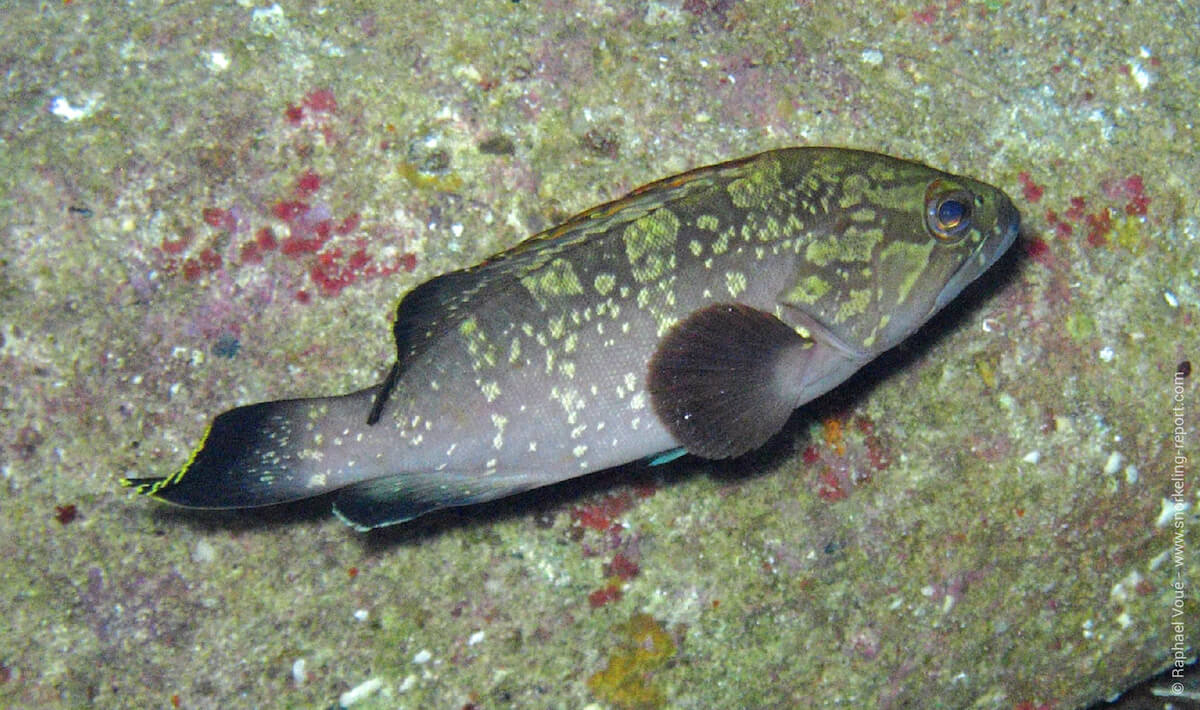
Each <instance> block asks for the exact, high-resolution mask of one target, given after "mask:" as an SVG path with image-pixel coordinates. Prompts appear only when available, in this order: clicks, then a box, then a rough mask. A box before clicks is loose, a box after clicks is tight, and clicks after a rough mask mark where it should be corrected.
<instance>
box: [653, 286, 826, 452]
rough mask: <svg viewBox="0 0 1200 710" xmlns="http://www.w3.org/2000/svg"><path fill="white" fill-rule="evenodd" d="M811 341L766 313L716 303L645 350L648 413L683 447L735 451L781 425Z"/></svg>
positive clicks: (794, 397) (755, 444)
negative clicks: (650, 408) (647, 355)
mask: <svg viewBox="0 0 1200 710" xmlns="http://www.w3.org/2000/svg"><path fill="white" fill-rule="evenodd" d="M814 346H815V342H814V341H813V340H811V339H809V338H805V337H803V336H801V335H800V334H799V333H797V332H796V331H795V330H793V329H792V327H791V326H789V325H787V324H786V323H784V322H783V321H781V320H779V319H778V318H776V317H775V316H774V315H772V314H770V313H766V312H764V311H760V310H758V309H756V308H752V307H750V306H747V305H744V304H740V303H717V304H713V305H711V306H707V307H705V308H702V309H700V310H698V311H696V312H695V313H692V314H691V315H690V316H688V317H687V318H685V319H684V320H682V321H680V322H679V323H676V324H675V326H674V327H672V328H671V330H670V331H668V332H667V334H666V335H665V336H663V338H662V340H661V341H660V342H659V344H658V348H657V350H656V351H655V352H654V355H653V356H652V357H651V358H650V371H649V377H648V380H647V389H648V391H649V394H650V402H651V405H652V406H653V408H654V412H655V414H657V415H658V418H659V420H661V421H662V423H663V425H664V426H665V427H666V428H667V430H668V431H669V432H671V435H672V436H674V437H675V439H676V441H678V442H679V443H680V444H681V445H682V446H683V447H684V448H686V449H687V451H688V453H692V454H695V455H697V456H702V457H704V458H710V459H721V458H729V457H732V456H740V455H741V454H744V453H746V452H747V451H750V450H752V449H755V448H757V447H759V446H761V445H762V444H763V443H765V442H766V440H767V439H769V438H770V437H771V436H772V435H773V434H775V433H776V432H778V431H779V430H780V429H781V428H783V425H784V423H786V422H787V419H788V416H790V415H791V413H792V410H793V409H795V408H796V406H798V404H799V401H798V400H799V394H800V390H799V388H798V386H797V384H796V383H797V382H800V381H802V378H801V377H798V376H797V375H798V374H799V373H802V372H803V371H804V369H805V366H806V365H807V364H808V363H809V361H810V358H811V354H812V352H813V350H814Z"/></svg>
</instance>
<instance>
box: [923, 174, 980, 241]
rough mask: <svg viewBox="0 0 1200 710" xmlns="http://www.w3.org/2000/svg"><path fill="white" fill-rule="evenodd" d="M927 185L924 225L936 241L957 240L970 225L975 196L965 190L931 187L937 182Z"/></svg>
mask: <svg viewBox="0 0 1200 710" xmlns="http://www.w3.org/2000/svg"><path fill="white" fill-rule="evenodd" d="M929 187H930V188H931V189H930V190H929V191H928V192H927V193H926V198H925V226H927V227H928V228H929V231H930V233H931V234H933V236H934V238H935V239H937V240H938V241H941V242H946V243H953V242H956V241H958V240H959V239H960V238H961V237H962V236H963V234H965V233H966V231H967V230H968V229H970V227H971V211H972V209H973V208H974V205H975V196H974V195H972V194H971V193H969V192H967V191H966V190H950V191H940V190H936V189H933V188H935V187H937V182H935V183H934V184H932V185H930V186H929Z"/></svg>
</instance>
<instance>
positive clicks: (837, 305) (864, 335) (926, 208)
mask: <svg viewBox="0 0 1200 710" xmlns="http://www.w3.org/2000/svg"><path fill="white" fill-rule="evenodd" d="M818 162H819V161H818ZM837 162H839V163H841V165H838V166H837V167H836V168H833V167H827V168H826V169H824V171H823V177H824V178H825V179H826V180H828V182H827V183H826V184H827V185H830V186H831V187H829V188H826V190H825V192H824V194H822V195H820V197H819V199H815V200H813V199H810V200H809V201H808V204H807V205H806V208H807V209H808V210H809V211H810V212H811V213H815V215H816V217H817V219H815V220H811V221H810V224H811V225H813V226H812V228H811V229H810V233H809V234H808V235H806V242H805V245H804V248H803V249H801V250H799V251H798V256H799V262H798V264H797V269H796V274H795V277H794V280H793V281H792V282H791V283H790V284H789V285H788V286H787V287H786V288H785V289H784V290H783V292H781V294H780V303H781V304H782V305H784V306H786V307H787V308H786V310H789V311H791V312H792V313H793V314H796V316H797V317H796V321H797V322H798V323H799V324H800V325H803V326H806V327H810V329H812V330H815V331H817V332H818V333H823V334H824V335H826V336H827V337H828V338H829V339H831V340H832V341H833V342H834V344H835V345H837V347H838V349H839V350H842V351H843V352H846V353H850V354H852V355H853V356H854V357H855V359H862V360H865V359H870V358H871V357H874V356H875V355H877V354H879V353H881V352H883V351H884V350H887V349H889V348H891V347H893V346H895V345H896V344H898V343H899V342H900V341H902V340H903V339H904V338H906V337H908V335H910V334H911V333H912V332H913V331H915V330H917V329H918V328H919V327H921V325H922V324H924V323H925V322H926V321H927V320H929V318H930V317H932V316H933V315H934V314H935V313H937V312H938V311H939V310H941V308H942V307H944V306H945V305H946V304H947V303H949V302H950V301H951V300H953V299H954V298H955V297H956V296H957V295H958V294H959V293H960V292H961V291H962V290H963V288H965V287H966V286H967V284H969V283H971V282H972V281H974V280H975V279H976V278H977V277H978V276H979V275H980V274H982V273H983V272H984V271H986V270H987V269H988V268H989V267H990V266H991V265H992V264H993V263H995V261H996V260H997V259H998V258H999V257H1000V255H1001V254H1003V253H1004V252H1005V250H1007V249H1008V248H1009V246H1011V245H1012V243H1013V241H1014V240H1015V239H1016V236H1017V232H1018V230H1019V227H1020V214H1019V213H1018V212H1017V209H1016V207H1014V206H1013V203H1012V201H1011V200H1010V199H1009V198H1008V196H1007V195H1005V194H1004V192H1003V191H1001V190H1000V189H998V188H996V187H993V186H991V185H988V184H986V183H983V182H980V181H978V180H973V179H971V178H967V177H961V176H957V175H951V174H949V173H945V172H942V171H939V170H935V169H933V168H930V167H927V166H925V165H921V164H919V163H913V162H909V161H906V160H901V159H898V158H892V157H889V156H884V155H878V154H875V153H865V152H855V153H854V154H853V155H852V156H850V157H849V158H847V157H846V156H844V155H843V156H842V157H840V158H838V160H837Z"/></svg>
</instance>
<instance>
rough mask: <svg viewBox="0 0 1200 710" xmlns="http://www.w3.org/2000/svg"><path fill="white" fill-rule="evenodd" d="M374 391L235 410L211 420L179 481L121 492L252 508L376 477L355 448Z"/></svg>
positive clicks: (192, 504) (150, 481) (131, 482)
mask: <svg viewBox="0 0 1200 710" xmlns="http://www.w3.org/2000/svg"><path fill="white" fill-rule="evenodd" d="M376 389H377V388H376V387H372V388H369V389H365V390H360V391H358V392H354V393H351V394H348V395H344V396H341V397H323V398H316V399H290V400H281V401H278V402H260V403H259V404H251V405H248V406H245V407H237V408H236V409H230V410H229V411H227V412H224V413H222V414H220V415H218V416H217V417H216V418H215V419H214V420H213V422H212V425H210V426H209V428H208V431H207V432H206V433H205V435H204V440H203V441H202V442H201V443H200V447H199V448H197V449H196V451H195V452H194V453H193V454H192V456H191V458H190V459H189V460H188V462H187V463H186V464H185V465H184V467H183V468H182V469H180V470H179V471H178V472H177V473H175V474H173V475H171V476H167V477H165V478H127V479H125V480H124V481H122V484H123V485H125V486H128V487H132V488H134V489H135V490H136V491H137V492H138V493H142V494H145V495H148V496H151V497H153V498H157V499H159V500H162V501H166V502H168V503H174V504H176V505H182V506H185V507H188V508H253V507H258V506H264V505H274V504H277V503H285V502H288V501H293V500H300V499H301V498H310V497H312V496H317V495H321V494H323V493H328V492H329V491H332V490H335V489H337V488H341V487H343V486H346V485H348V484H351V483H354V482H356V481H359V480H362V479H364V478H369V477H371V476H372V475H378V472H374V471H370V470H368V469H369V468H370V467H369V466H367V465H366V464H367V462H368V459H369V457H367V456H365V455H358V456H356V455H355V454H356V445H355V444H356V443H357V444H358V445H359V446H361V444H362V442H361V441H356V440H357V439H359V437H356V436H355V435H354V434H353V433H352V432H361V431H363V430H364V429H365V428H366V425H365V424H364V421H365V414H366V413H367V412H368V411H369V409H370V406H371V400H372V399H373V398H374V396H375V390H376ZM343 440H345V441H343ZM358 453H359V454H361V453H362V452H361V451H359V452H358Z"/></svg>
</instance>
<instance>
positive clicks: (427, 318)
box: [367, 161, 746, 424]
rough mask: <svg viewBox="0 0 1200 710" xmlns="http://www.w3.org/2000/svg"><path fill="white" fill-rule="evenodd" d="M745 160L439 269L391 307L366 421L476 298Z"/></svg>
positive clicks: (637, 193) (648, 189)
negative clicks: (392, 352)
mask: <svg viewBox="0 0 1200 710" xmlns="http://www.w3.org/2000/svg"><path fill="white" fill-rule="evenodd" d="M744 162H746V161H736V162H734V163H729V164H724V165H721V166H707V167H703V168H698V169H696V170H693V171H691V172H688V173H683V174H682V175H676V176H674V177H672V178H669V179H666V180H660V181H658V182H655V183H651V184H649V185H645V186H643V187H640V188H638V189H636V190H634V191H633V192H631V193H629V194H628V195H626V196H625V197H622V198H621V199H619V200H613V201H612V202H608V203H605V204H602V205H599V206H597V207H593V208H591V209H589V210H587V211H585V212H581V213H579V214H577V215H575V216H574V217H572V218H571V219H569V220H567V221H566V222H564V223H562V224H560V225H558V226H556V227H552V228H551V229H547V230H546V231H544V232H539V233H538V234H535V235H533V236H532V237H529V238H528V239H525V240H524V241H522V242H520V243H519V244H516V245H515V246H513V247H512V248H510V249H508V250H506V251H503V252H500V253H499V254H497V255H495V256H493V257H492V258H490V259H488V260H487V261H485V262H483V263H481V264H477V265H475V266H472V267H469V268H466V269H460V270H458V271H451V272H449V273H445V274H442V275H441V276H437V277H435V278H433V279H430V280H429V281H426V282H425V283H423V284H421V285H420V286H417V287H416V288H415V289H413V290H412V291H409V292H408V293H407V294H406V295H405V296H404V298H402V299H401V300H400V305H399V306H397V307H396V322H395V324H394V325H393V326H392V333H393V335H394V336H395V339H396V363H395V364H394V365H393V366H392V369H391V370H390V371H389V372H388V374H387V377H386V378H385V379H384V381H383V383H382V385H381V386H380V388H379V391H378V392H377V393H376V395H375V401H374V402H373V403H372V405H371V411H370V413H369V414H368V415H367V424H375V423H376V422H378V421H379V417H380V416H381V415H382V414H383V407H384V405H385V404H386V403H387V400H388V397H389V396H390V395H391V393H392V390H393V389H394V387H395V385H396V382H397V381H398V380H399V379H400V377H401V376H403V374H404V370H405V369H407V366H408V363H409V362H411V361H412V360H413V359H414V358H416V357H419V356H420V355H421V354H422V353H423V352H424V351H425V348H427V347H428V346H429V343H432V342H434V341H435V340H437V338H438V336H440V335H441V334H443V333H445V332H447V331H450V330H452V329H454V328H457V327H458V325H459V324H460V323H461V322H462V320H463V319H464V318H466V317H468V316H470V315H471V314H472V312H473V310H474V309H473V308H472V306H473V305H474V304H475V303H476V302H477V300H478V299H481V298H483V299H485V298H489V297H491V296H492V295H494V294H495V293H496V292H497V290H499V289H504V288H507V287H510V286H511V285H513V284H514V283H516V282H517V281H519V280H520V279H521V278H522V277H523V276H525V275H527V274H529V273H530V272H532V271H534V270H536V269H538V268H540V267H541V266H543V265H545V264H546V263H548V262H549V261H551V260H552V259H554V258H555V257H556V256H558V255H559V254H561V253H562V252H563V251H564V250H565V249H568V248H569V247H572V246H574V245H576V244H579V243H580V242H582V241H585V240H587V239H589V238H591V237H597V236H601V235H604V234H619V233H620V230H619V229H617V227H619V226H620V225H621V224H625V223H628V222H633V221H635V220H637V219H639V218H641V217H642V216H644V215H646V214H647V213H649V212H652V211H654V210H656V209H658V208H659V207H661V206H663V205H664V204H668V203H671V202H674V201H676V200H680V199H683V198H685V197H687V196H688V195H691V194H694V193H695V192H696V191H697V190H703V189H706V188H708V187H711V186H712V185H713V184H714V178H721V177H723V176H726V174H728V173H732V174H731V175H728V177H729V178H732V177H735V176H736V174H737V168H738V167H740V166H741V164H742V163H744ZM718 168H719V169H718ZM655 188H660V189H655Z"/></svg>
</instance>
